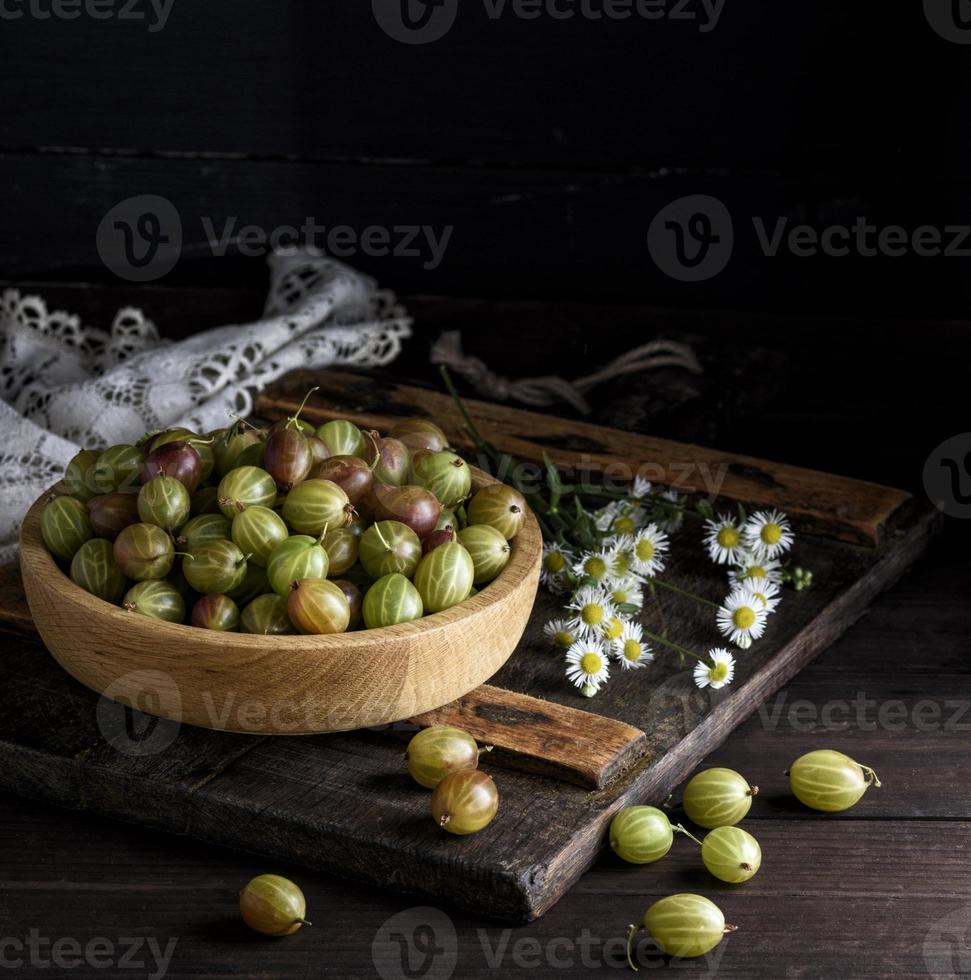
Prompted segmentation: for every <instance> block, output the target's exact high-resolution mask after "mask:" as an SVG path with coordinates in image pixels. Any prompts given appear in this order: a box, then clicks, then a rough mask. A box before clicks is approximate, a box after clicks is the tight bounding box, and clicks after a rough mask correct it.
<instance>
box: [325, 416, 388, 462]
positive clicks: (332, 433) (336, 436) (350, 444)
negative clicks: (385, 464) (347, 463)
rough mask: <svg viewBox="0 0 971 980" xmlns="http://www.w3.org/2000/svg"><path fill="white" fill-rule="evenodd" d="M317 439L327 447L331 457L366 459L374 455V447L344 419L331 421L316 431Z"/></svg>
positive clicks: (356, 428) (354, 426) (353, 425)
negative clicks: (358, 457)
mask: <svg viewBox="0 0 971 980" xmlns="http://www.w3.org/2000/svg"><path fill="white" fill-rule="evenodd" d="M317 437H318V438H319V439H320V440H321V441H322V442H323V443H324V444H325V445H326V446H327V448H328V449H329V450H330V453H331V455H332V456H360V458H361V459H368V456H369V455H370V456H373V455H374V446H373V445H372V444H371V441H370V440H369V439H366V438H365V436H364V433H363V432H362V431H361V430H360V429H359V428H358V427H357V426H356V425H355V424H354V423H353V422H348V421H347V420H346V419H331V420H330V421H329V422H325V423H324V424H323V425H322V426H321V427H320V428H319V429H318V430H317Z"/></svg>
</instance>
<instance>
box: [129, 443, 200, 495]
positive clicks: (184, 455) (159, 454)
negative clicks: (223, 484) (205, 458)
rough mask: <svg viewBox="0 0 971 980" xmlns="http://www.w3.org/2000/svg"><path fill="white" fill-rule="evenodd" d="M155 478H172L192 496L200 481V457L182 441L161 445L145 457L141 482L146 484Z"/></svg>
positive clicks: (191, 447)
mask: <svg viewBox="0 0 971 980" xmlns="http://www.w3.org/2000/svg"><path fill="white" fill-rule="evenodd" d="M157 476H171V477H174V478H175V479H176V480H178V481H179V482H180V483H181V484H182V485H183V486H184V487H185V488H186V490H188V491H189V493H190V494H193V493H195V492H196V489H197V488H198V486H199V483H200V481H201V480H202V457H201V456H200V455H199V452H198V450H197V449H195V447H193V446H190V445H189V443H187V442H185V441H184V440H176V441H175V442H165V443H162V445H160V446H158V447H157V448H155V449H153V450H152V451H151V452H150V453H149V454H148V456H146V457H145V463H144V465H143V466H142V472H141V481H142V483H148V482H149V480H154V479H155V477H157Z"/></svg>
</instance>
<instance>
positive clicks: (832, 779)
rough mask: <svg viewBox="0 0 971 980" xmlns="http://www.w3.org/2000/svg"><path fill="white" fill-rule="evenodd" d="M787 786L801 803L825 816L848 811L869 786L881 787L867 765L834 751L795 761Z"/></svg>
mask: <svg viewBox="0 0 971 980" xmlns="http://www.w3.org/2000/svg"><path fill="white" fill-rule="evenodd" d="M789 784H790V786H791V787H792V792H793V793H794V794H795V796H796V798H797V799H798V800H799V801H800V802H801V803H804V804H805V805H806V806H808V807H810V808H811V809H813V810H821V811H823V812H824V813H839V812H841V811H842V810H848V809H849V808H850V807H851V806H853V805H854V804H856V803H858V802H859V800H860V798H861V797H862V796H863V794H864V793H865V792H866V791H867V790H868V789H869V788H870V787H871V786H875V787H877V788H878V789H879V787H880V785H881V783H880V780H879V779H877V774H876V773H875V772H874V771H873V770H872V769H871V768H870V767H869V766H864V765H861V764H860V763H859V762H856V761H855V760H854V759H851V758H850V757H849V756H848V755H844V754H843V753H842V752H836V751H835V750H833V749H817V750H816V751H814V752H807V753H806V754H805V755H802V756H800V757H799V758H798V759H796V761H795V762H794V763H793V764H792V768H791V769H790V770H789Z"/></svg>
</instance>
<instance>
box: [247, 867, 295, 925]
mask: <svg viewBox="0 0 971 980" xmlns="http://www.w3.org/2000/svg"><path fill="white" fill-rule="evenodd" d="M239 914H240V915H241V916H242V917H243V921H244V922H245V923H246V924H247V925H248V926H249V927H250V929H252V930H254V931H255V932H259V933H262V934H263V935H264V936H289V935H290V934H291V933H294V932H296V931H297V930H298V929H299V928H300V927H301V926H309V925H310V923H309V922H308V921H307V919H306V915H307V900H306V899H305V898H304V895H303V892H302V891H301V890H300V889H299V888H298V887H297V886H296V885H295V884H294V883H293V882H292V881H290V880H288V879H287V878H281V877H280V876H279V875H260V876H259V877H258V878H254V879H253V880H252V881H251V882H249V884H247V885H246V887H245V888H244V889H243V890H242V891H241V892H240V893H239Z"/></svg>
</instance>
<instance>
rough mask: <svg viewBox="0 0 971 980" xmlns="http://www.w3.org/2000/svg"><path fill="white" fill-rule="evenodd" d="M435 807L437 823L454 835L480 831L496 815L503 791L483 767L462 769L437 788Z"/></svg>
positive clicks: (434, 792) (433, 813)
mask: <svg viewBox="0 0 971 980" xmlns="http://www.w3.org/2000/svg"><path fill="white" fill-rule="evenodd" d="M431 810H432V819H434V821H435V823H437V824H438V826H439V827H441V828H442V829H443V830H447V831H448V832H449V833H450V834H460V835H465V834H476V833H478V832H479V831H480V830H484V829H485V828H486V827H488V826H489V824H490V823H492V821H493V819H494V818H495V815H496V813H497V811H498V810H499V791H498V790H497V789H496V784H495V783H494V782H493V781H492V777H491V776H489V775H488V774H487V773H484V772H482V770H481V769H460V770H459V771H458V772H452V773H449V774H448V775H447V776H445V777H444V778H443V779H442V781H441V782H440V783H439V784H438V785H437V786H436V787H435V789H434V791H433V792H432V801H431Z"/></svg>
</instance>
